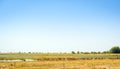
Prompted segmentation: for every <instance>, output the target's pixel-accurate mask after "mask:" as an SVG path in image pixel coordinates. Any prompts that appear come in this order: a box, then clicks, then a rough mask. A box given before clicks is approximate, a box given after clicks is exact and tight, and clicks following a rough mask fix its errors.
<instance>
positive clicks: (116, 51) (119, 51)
mask: <svg viewBox="0 0 120 69" xmlns="http://www.w3.org/2000/svg"><path fill="white" fill-rule="evenodd" d="M71 53H72V54H107V53H115V54H118V53H120V47H119V46H113V47H112V48H111V49H110V50H109V51H103V52H94V51H92V52H80V51H77V52H75V51H72V52H71Z"/></svg>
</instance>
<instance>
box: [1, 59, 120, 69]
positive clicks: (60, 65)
mask: <svg viewBox="0 0 120 69" xmlns="http://www.w3.org/2000/svg"><path fill="white" fill-rule="evenodd" d="M0 69H120V59H91V60H58V61H33V62H0Z"/></svg>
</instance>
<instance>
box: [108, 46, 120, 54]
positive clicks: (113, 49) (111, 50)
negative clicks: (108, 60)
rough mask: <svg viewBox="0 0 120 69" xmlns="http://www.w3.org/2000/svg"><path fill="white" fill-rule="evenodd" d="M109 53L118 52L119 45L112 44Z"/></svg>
mask: <svg viewBox="0 0 120 69" xmlns="http://www.w3.org/2000/svg"><path fill="white" fill-rule="evenodd" d="M110 52H111V53H120V48H119V46H114V47H112V48H111V49H110Z"/></svg>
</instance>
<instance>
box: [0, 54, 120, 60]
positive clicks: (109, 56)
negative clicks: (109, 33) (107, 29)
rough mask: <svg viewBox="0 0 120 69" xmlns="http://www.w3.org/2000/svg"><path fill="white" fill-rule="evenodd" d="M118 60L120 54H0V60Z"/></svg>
mask: <svg viewBox="0 0 120 69" xmlns="http://www.w3.org/2000/svg"><path fill="white" fill-rule="evenodd" d="M62 58H63V60H64V58H67V59H68V60H69V59H70V58H71V59H72V58H73V59H120V54H71V53H0V60H16V59H20V60H25V59H33V60H49V59H51V60H54V59H55V60H57V59H58V60H60V59H61V60H62Z"/></svg>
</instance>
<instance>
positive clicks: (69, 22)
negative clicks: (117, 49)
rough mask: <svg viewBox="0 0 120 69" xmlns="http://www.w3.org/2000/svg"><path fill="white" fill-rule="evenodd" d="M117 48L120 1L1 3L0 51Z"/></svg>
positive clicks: (17, 0) (21, 0) (13, 0)
mask: <svg viewBox="0 0 120 69" xmlns="http://www.w3.org/2000/svg"><path fill="white" fill-rule="evenodd" d="M113 46H120V0H0V52H19V51H20V52H71V51H83V52H86V51H88V52H90V51H106V50H109V49H110V48H111V47H113Z"/></svg>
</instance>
